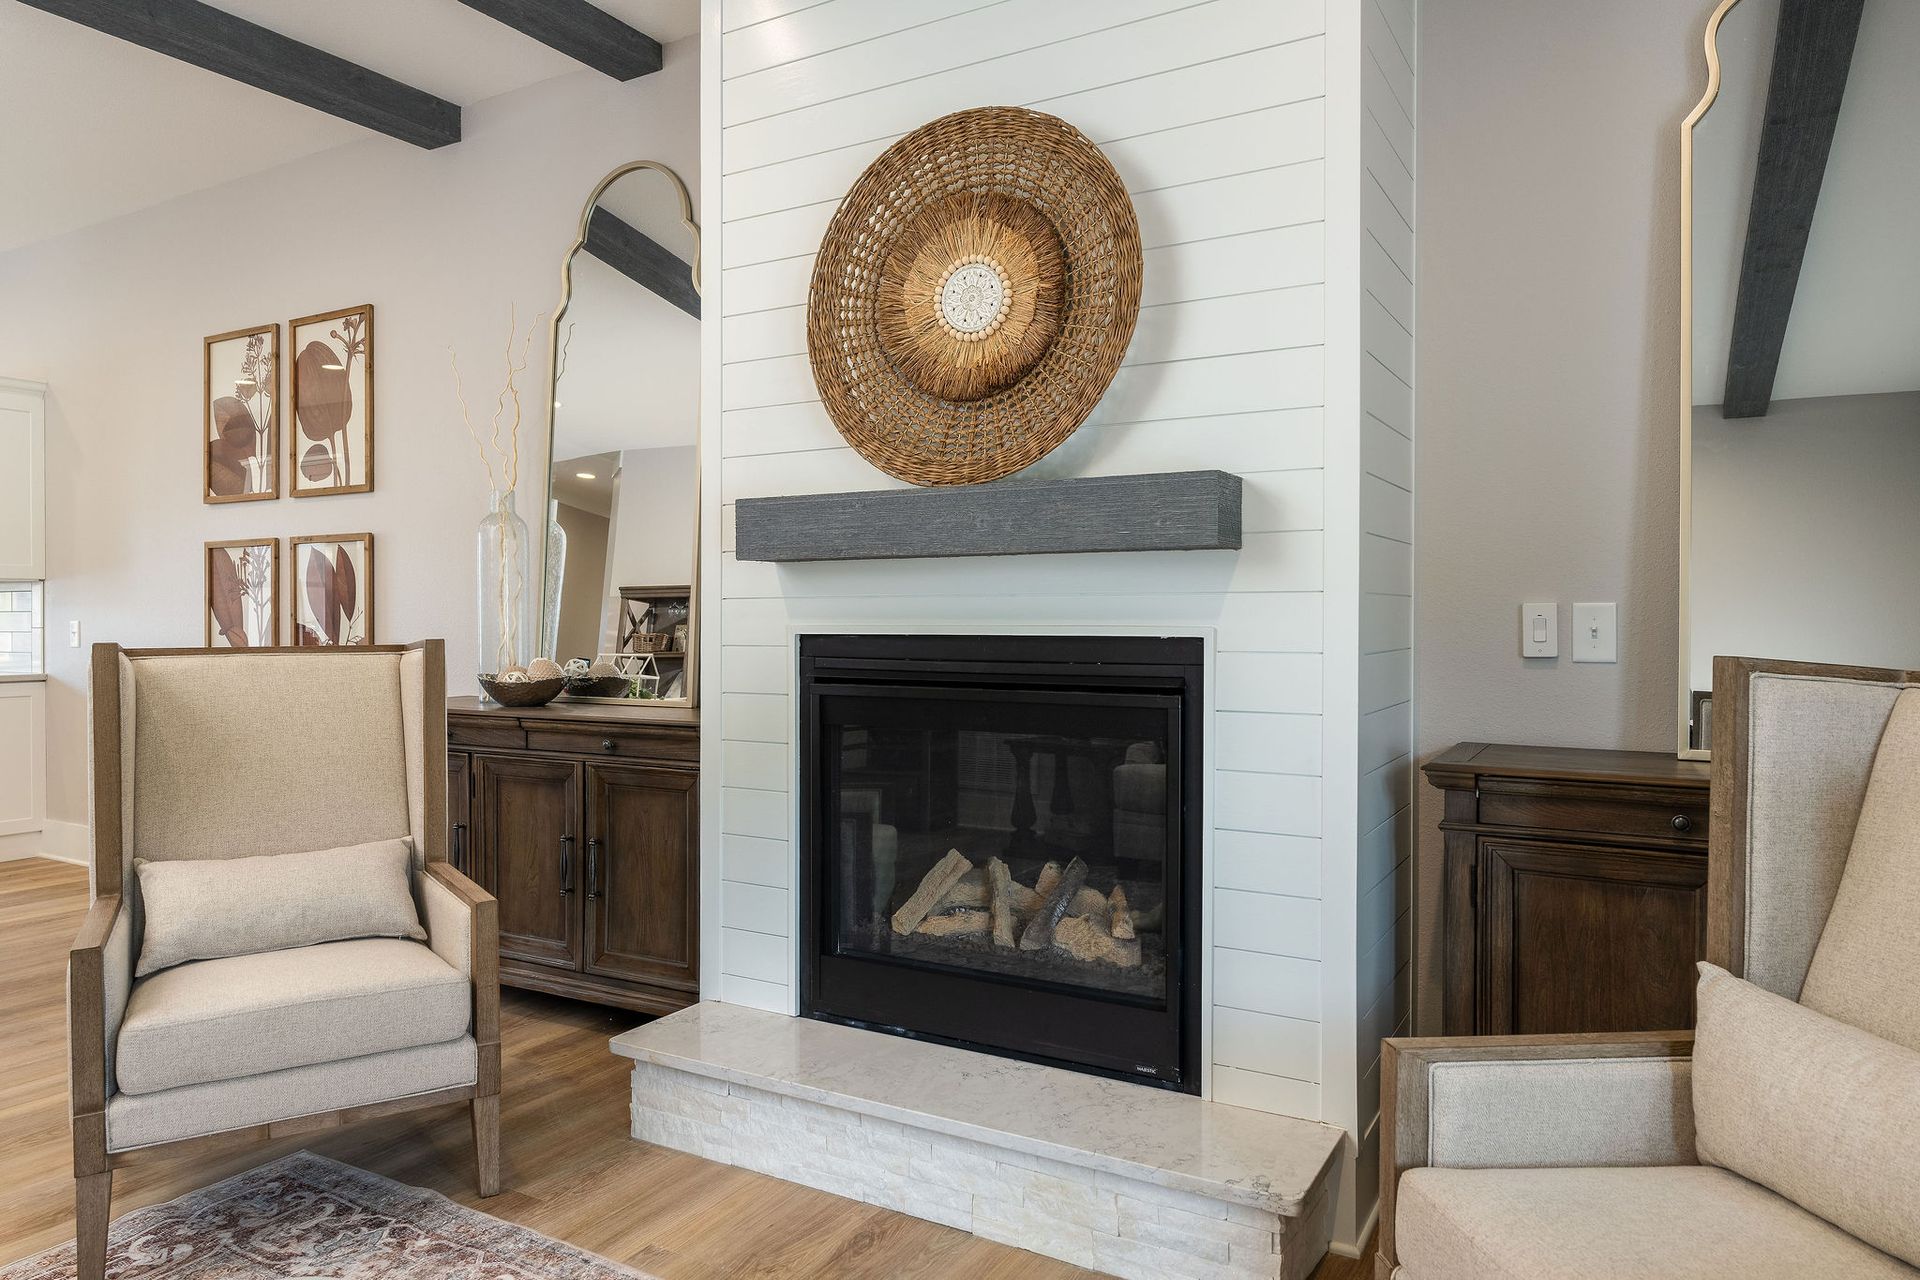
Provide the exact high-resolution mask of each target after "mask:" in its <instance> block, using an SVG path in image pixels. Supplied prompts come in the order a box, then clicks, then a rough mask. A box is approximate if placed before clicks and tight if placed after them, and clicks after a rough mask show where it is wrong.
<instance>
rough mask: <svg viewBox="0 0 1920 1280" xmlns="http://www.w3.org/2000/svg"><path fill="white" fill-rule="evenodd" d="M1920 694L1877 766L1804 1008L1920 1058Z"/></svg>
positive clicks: (1889, 736) (1902, 702)
mask: <svg viewBox="0 0 1920 1280" xmlns="http://www.w3.org/2000/svg"><path fill="white" fill-rule="evenodd" d="M1916 992H1920V689H1908V690H1906V691H1905V692H1903V693H1902V694H1901V695H1900V699H1899V701H1897V702H1895V703H1894V704H1893V714H1892V715H1891V716H1890V717H1889V718H1888V720H1887V729H1886V732H1885V733H1884V734H1882V735H1881V738H1880V750H1879V752H1878V753H1877V754H1876V755H1875V756H1874V758H1873V776H1872V778H1871V780H1870V781H1869V782H1868V783H1867V797H1866V799H1865V800H1864V801H1863V802H1862V803H1861V805H1860V822H1859V825H1858V826H1857V827H1855V828H1854V832H1853V847H1852V849H1851V851H1850V852H1849V853H1848V854H1847V867H1846V870H1845V871H1843V872H1842V873H1841V875H1840V890H1839V892H1838V893H1837V894H1836V895H1835V897H1834V900H1833V910H1832V911H1831V912H1829V913H1828V914H1827V924H1826V928H1825V929H1824V930H1823V931H1822V932H1821V934H1820V945H1819V946H1818V947H1817V948H1816V949H1815V950H1814V953H1813V964H1812V965H1811V966H1810V967H1809V968H1808V970H1807V981H1806V985H1805V986H1803V987H1802V988H1801V989H1800V1003H1801V1004H1803V1005H1806V1006H1807V1007H1808V1008H1809V1009H1818V1010H1819V1011H1820V1012H1821V1013H1824V1014H1826V1015H1827V1016H1828V1017H1831V1018H1838V1019H1839V1020H1840V1021H1842V1022H1845V1023H1847V1024H1849V1025H1851V1026H1855V1027H1859V1028H1861V1029H1862V1030H1865V1031H1871V1032H1873V1034H1875V1035H1876V1036H1879V1037H1880V1038H1881V1039H1883V1040H1892V1041H1893V1042H1894V1043H1896V1044H1903V1045H1905V1046H1906V1047H1907V1048H1909V1049H1913V1050H1916V1051H1920V997H1916V994H1915V993H1916Z"/></svg>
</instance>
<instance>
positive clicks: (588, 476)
mask: <svg viewBox="0 0 1920 1280" xmlns="http://www.w3.org/2000/svg"><path fill="white" fill-rule="evenodd" d="M573 478H574V479H575V480H598V479H599V478H600V477H599V476H597V475H595V474H593V472H591V471H576V472H574V473H573Z"/></svg>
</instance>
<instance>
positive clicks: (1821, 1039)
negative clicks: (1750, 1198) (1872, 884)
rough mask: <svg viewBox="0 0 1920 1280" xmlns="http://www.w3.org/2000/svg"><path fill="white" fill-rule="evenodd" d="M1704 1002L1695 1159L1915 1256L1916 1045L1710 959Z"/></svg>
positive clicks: (1918, 1232)
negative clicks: (1767, 987)
mask: <svg viewBox="0 0 1920 1280" xmlns="http://www.w3.org/2000/svg"><path fill="white" fill-rule="evenodd" d="M1909 998H1911V996H1909ZM1699 1005H1700V1013H1699V1025H1698V1027H1697V1028H1696V1029H1695V1032H1694V1049H1693V1112H1694V1131H1695V1146H1696V1148H1697V1149H1698V1151H1699V1155H1700V1160H1701V1162H1702V1163H1703V1164H1715V1165H1719V1166H1721V1167H1723V1168H1726V1169H1731V1170H1733V1171H1734V1172H1735V1173H1738V1174H1741V1175H1742V1176H1744V1177H1747V1178H1750V1179H1752V1180H1753V1181H1755V1182H1758V1183H1761V1184H1763V1185H1765V1186H1768V1187H1771V1188H1772V1189H1773V1190H1775V1191H1778V1192H1779V1193H1780V1194H1781V1195H1783V1196H1785V1197H1787V1198H1788V1199H1789V1200H1792V1201H1793V1202H1794V1203H1795V1204H1798V1205H1801V1206H1803V1207H1804V1208H1806V1209H1809V1210H1811V1211H1812V1212H1814V1213H1817V1214H1819V1215H1820V1216H1821V1217H1822V1218H1825V1219H1826V1220H1827V1221H1829V1222H1832V1223H1834V1224H1835V1225H1837V1226H1839V1227H1842V1228H1844V1229H1845V1230H1847V1231H1850V1232H1852V1233H1853V1234H1854V1235H1856V1236H1859V1237H1860V1238H1861V1239H1862V1240H1865V1241H1866V1242H1867V1243H1869V1244H1871V1245H1874V1246H1875V1247H1877V1248H1880V1249H1884V1250H1886V1251H1887V1252H1888V1253H1891V1254H1894V1255H1895V1256H1897V1257H1900V1258H1904V1259H1905V1260H1906V1261H1908V1262H1910V1263H1914V1264H1915V1265H1920V1053H1915V1052H1914V1051H1913V1050H1911V1049H1908V1048H1906V1047H1904V1046H1902V1045H1897V1044H1894V1043H1892V1042H1891V1041H1887V1040H1882V1039H1880V1038H1879V1037H1878V1036H1874V1035H1870V1034H1868V1033H1867V1032H1865V1031H1861V1030H1860V1029H1859V1028H1857V1027H1850V1026H1848V1025H1847V1024H1846V1023H1844V1022H1837V1021H1835V1020H1834V1019H1832V1018H1829V1017H1827V1016H1826V1015H1825V1014H1823V1013H1817V1012H1815V1011H1814V1010H1812V1009H1807V1008H1803V1007H1801V1006H1800V1005H1797V1004H1795V1003H1794V1002H1793V1001H1791V1000H1787V999H1784V998H1782V997H1780V996H1777V995H1774V994H1773V993H1772V992H1770V991H1762V990H1761V989H1760V988H1759V987H1756V986H1754V985H1753V984H1752V983H1750V982H1742V981H1741V980H1740V979H1738V978H1736V977H1734V976H1733V975H1732V974H1730V973H1728V972H1727V971H1726V970H1725V969H1721V968H1718V967H1716V966H1714V965H1710V964H1702V965H1701V966H1700V996H1699Z"/></svg>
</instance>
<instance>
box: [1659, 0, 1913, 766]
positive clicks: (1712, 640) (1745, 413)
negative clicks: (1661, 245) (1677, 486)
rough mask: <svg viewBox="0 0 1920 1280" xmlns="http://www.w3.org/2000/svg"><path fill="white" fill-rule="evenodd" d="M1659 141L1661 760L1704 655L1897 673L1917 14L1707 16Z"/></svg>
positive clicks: (1705, 684)
mask: <svg viewBox="0 0 1920 1280" xmlns="http://www.w3.org/2000/svg"><path fill="white" fill-rule="evenodd" d="M1706 49H1707V60H1708V67H1709V81H1708V87H1707V92H1706V96H1705V97H1704V98H1703V99H1702V100H1701V102H1700V105H1699V106H1697V107H1696V108H1694V111H1693V114H1692V115H1690V116H1689V117H1688V118H1687V121H1686V124H1685V126H1684V128H1683V129H1682V133H1681V156H1682V175H1681V177H1682V192H1683V195H1682V206H1681V208H1682V222H1683V227H1682V271H1683V276H1684V282H1683V286H1682V306H1683V315H1682V335H1683V338H1682V340H1683V343H1684V344H1685V345H1684V347H1683V351H1682V359H1681V378H1682V383H1681V388H1682V396H1681V406H1682V413H1681V515H1680V560H1681V563H1680V679H1679V694H1680V699H1679V704H1680V705H1679V720H1680V735H1679V746H1680V754H1682V755H1683V756H1689V757H1693V758H1704V757H1705V756H1706V755H1707V753H1708V751H1709V750H1710V749H1711V747H1712V741H1713V700H1712V692H1713V659H1714V657H1715V655H1721V654H1724V655H1731V656H1742V657H1756V658H1786V659H1796V660H1801V661H1807V662H1833V663H1852V664H1860V665H1866V666H1878V667H1895V668H1905V667H1911V666H1914V665H1916V663H1917V662H1920V556H1915V554H1914V549H1915V548H1916V547H1920V500H1917V499H1916V495H1920V236H1916V235H1915V234H1914V210H1915V209H1916V208H1920V146H1916V145H1915V137H1916V135H1920V75H1916V74H1915V72H1914V68H1915V67H1920V4H1916V3H1913V2H1912V0H1725V3H1723V4H1721V5H1720V6H1719V8H1718V9H1717V10H1716V11H1715V12H1714V14H1713V16H1712V18H1711V19H1710V20H1709V24H1708V28H1707V37H1706Z"/></svg>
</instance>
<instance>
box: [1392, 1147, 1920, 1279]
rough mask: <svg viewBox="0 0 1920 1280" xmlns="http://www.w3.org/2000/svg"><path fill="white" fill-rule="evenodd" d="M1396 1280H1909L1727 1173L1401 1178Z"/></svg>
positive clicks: (1893, 1265) (1838, 1233)
mask: <svg viewBox="0 0 1920 1280" xmlns="http://www.w3.org/2000/svg"><path fill="white" fill-rule="evenodd" d="M1394 1240H1395V1243H1396V1246H1397V1249H1398V1251H1399V1255H1400V1272H1399V1274H1400V1275H1401V1276H1402V1277H1404V1280H1814V1277H1822V1278H1824V1277H1835V1278H1836V1280H1837V1278H1838V1277H1841V1276H1845V1277H1847V1278H1848V1280H1913V1277H1914V1276H1916V1275H1920V1272H1916V1271H1914V1269H1913V1268H1911V1267H1908V1266H1905V1265H1903V1264H1901V1263H1899V1262H1897V1261H1895V1260H1894V1259H1892V1258H1889V1257H1888V1256H1887V1255H1886V1254H1884V1253H1881V1252H1880V1251H1879V1250H1877V1249H1873V1248H1870V1247H1869V1246H1867V1245H1865V1244H1862V1243H1861V1242H1860V1241H1858V1240H1856V1239H1854V1238H1853V1237H1852V1236H1850V1235H1848V1234H1847V1233H1846V1232H1844V1231H1842V1230H1840V1229H1839V1228H1838V1227H1835V1226H1833V1225H1832V1224H1830V1223H1827V1222H1822V1221H1821V1220H1820V1219H1819V1218H1817V1217H1815V1216H1814V1215H1812V1214H1810V1213H1808V1212H1807V1211H1806V1210H1804V1209H1802V1208H1799V1207H1798V1206H1796V1205H1794V1204H1792V1203H1790V1202H1789V1201H1787V1200H1784V1199H1782V1198H1781V1197H1779V1196H1777V1195H1775V1194H1773V1193H1772V1192H1771V1191H1768V1190H1767V1189H1766V1188H1764V1187H1760V1186H1756V1185H1754V1184H1753V1183H1751V1182H1748V1181H1747V1180H1745V1179H1744V1178H1741V1177H1739V1176H1737V1175H1735V1174H1732V1173H1728V1172H1727V1171H1726V1170H1724V1169H1710V1168H1704V1167H1701V1166H1699V1165H1667V1166H1656V1167H1651V1168H1643V1169H1409V1170H1408V1171H1407V1172H1406V1173H1405V1174H1403V1175H1402V1176H1401V1178H1400V1189H1399V1195H1398V1206H1397V1209H1396V1211H1395V1215H1394Z"/></svg>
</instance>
